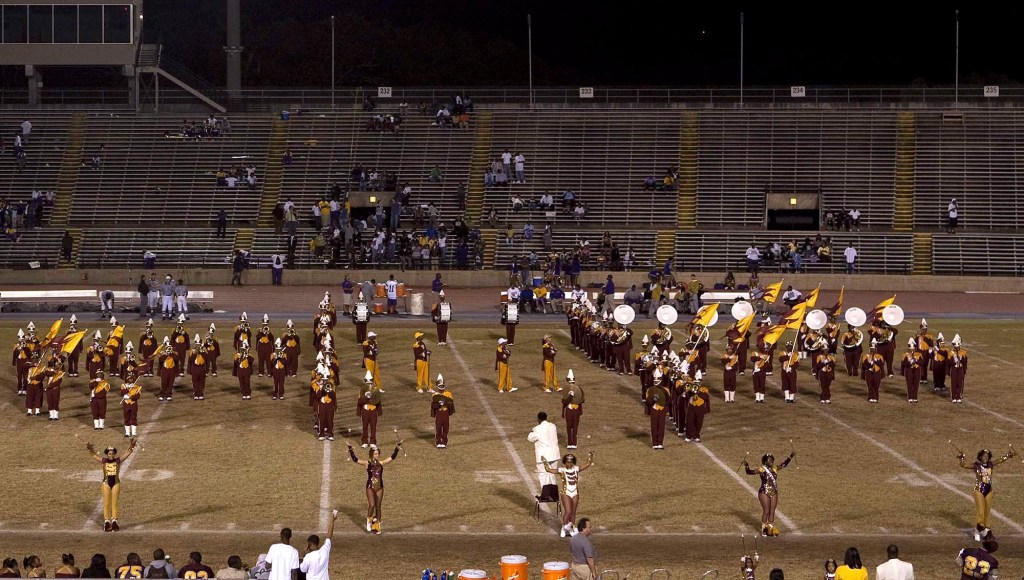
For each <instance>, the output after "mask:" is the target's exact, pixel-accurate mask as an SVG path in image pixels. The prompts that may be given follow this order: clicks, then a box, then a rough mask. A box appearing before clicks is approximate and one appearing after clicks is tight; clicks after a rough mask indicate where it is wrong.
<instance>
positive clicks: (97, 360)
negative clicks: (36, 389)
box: [29, 330, 106, 377]
mask: <svg viewBox="0 0 1024 580" xmlns="http://www.w3.org/2000/svg"><path fill="white" fill-rule="evenodd" d="M102 340H103V333H101V332H100V331H99V330H97V331H96V334H94V335H93V336H92V345H90V346H89V348H87V349H86V350H85V372H87V373H89V376H90V377H91V376H95V374H96V371H102V370H103V369H104V361H105V360H106V356H105V355H104V354H103V346H102V342H101V341H102ZM29 352H31V351H29ZM30 366H31V365H30Z"/></svg>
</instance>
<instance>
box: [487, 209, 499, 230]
mask: <svg viewBox="0 0 1024 580" xmlns="http://www.w3.org/2000/svg"><path fill="white" fill-rule="evenodd" d="M487 224H488V225H489V226H490V227H491V229H493V228H496V227H498V210H496V209H494V208H493V207H492V208H491V209H490V211H488V212H487Z"/></svg>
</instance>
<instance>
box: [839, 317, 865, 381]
mask: <svg viewBox="0 0 1024 580" xmlns="http://www.w3.org/2000/svg"><path fill="white" fill-rule="evenodd" d="M841 342H842V344H843V359H844V360H845V362H846V374H847V375H849V376H851V377H855V376H857V367H858V365H859V364H860V359H861V357H862V355H863V354H864V347H863V346H862V343H863V342H864V333H863V332H861V331H859V330H857V329H856V328H854V327H852V326H847V329H846V332H845V333H844V334H843V337H842V339H841Z"/></svg>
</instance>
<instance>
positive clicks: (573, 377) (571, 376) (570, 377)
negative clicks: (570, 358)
mask: <svg viewBox="0 0 1024 580" xmlns="http://www.w3.org/2000/svg"><path fill="white" fill-rule="evenodd" d="M565 380H567V381H569V382H570V383H575V382H576V375H575V374H574V373H573V372H572V369H569V373H568V374H566V375H565Z"/></svg>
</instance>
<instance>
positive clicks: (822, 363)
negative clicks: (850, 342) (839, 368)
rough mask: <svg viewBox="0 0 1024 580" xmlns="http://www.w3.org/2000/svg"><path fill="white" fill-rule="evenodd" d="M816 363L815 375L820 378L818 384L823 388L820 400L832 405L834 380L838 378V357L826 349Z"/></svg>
mask: <svg viewBox="0 0 1024 580" xmlns="http://www.w3.org/2000/svg"><path fill="white" fill-rule="evenodd" d="M814 364H815V366H816V367H817V370H816V371H815V373H814V375H815V376H816V377H817V378H818V386H819V387H820V388H821V394H820V395H819V396H818V400H819V401H821V402H822V403H824V404H826V405H831V404H832V381H834V380H836V357H835V355H834V354H833V353H831V352H828V351H825V352H823V353H821V354H819V355H818V358H817V359H815V361H814Z"/></svg>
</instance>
